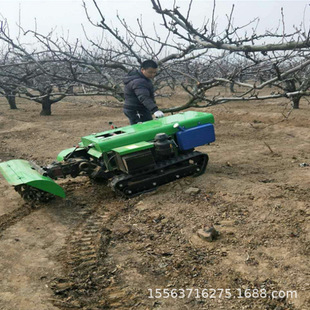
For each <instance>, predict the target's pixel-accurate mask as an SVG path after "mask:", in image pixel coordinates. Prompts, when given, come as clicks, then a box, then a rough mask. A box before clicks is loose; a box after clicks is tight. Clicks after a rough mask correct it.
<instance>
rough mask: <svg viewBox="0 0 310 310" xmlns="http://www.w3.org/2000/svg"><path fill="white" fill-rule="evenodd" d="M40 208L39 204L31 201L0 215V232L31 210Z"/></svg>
mask: <svg viewBox="0 0 310 310" xmlns="http://www.w3.org/2000/svg"><path fill="white" fill-rule="evenodd" d="M38 209H40V205H39V204H38V205H35V204H32V203H26V202H25V203H24V204H23V205H22V206H21V207H20V208H17V209H15V210H13V211H11V212H9V213H6V214H3V215H1V216H0V232H2V231H4V230H6V229H7V228H9V227H11V226H12V225H14V224H16V223H17V222H19V221H20V220H22V219H23V218H24V217H25V216H27V215H29V214H30V213H32V212H33V211H36V210H38Z"/></svg>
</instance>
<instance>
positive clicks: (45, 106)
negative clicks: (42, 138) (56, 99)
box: [40, 96, 52, 115]
mask: <svg viewBox="0 0 310 310" xmlns="http://www.w3.org/2000/svg"><path fill="white" fill-rule="evenodd" d="M51 107H52V101H51V100H50V97H49V96H46V97H44V98H43V100H42V110H41V112H40V115H52V109H51Z"/></svg>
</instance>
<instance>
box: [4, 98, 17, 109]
mask: <svg viewBox="0 0 310 310" xmlns="http://www.w3.org/2000/svg"><path fill="white" fill-rule="evenodd" d="M5 98H6V99H7V101H8V103H9V105H10V109H12V110H15V109H17V106H16V97H15V95H7V96H5Z"/></svg>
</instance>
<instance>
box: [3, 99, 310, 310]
mask: <svg viewBox="0 0 310 310" xmlns="http://www.w3.org/2000/svg"><path fill="white" fill-rule="evenodd" d="M177 100H182V98H177ZM183 100H184V98H183ZM173 103H175V102H172V101H170V102H169V101H168V99H165V101H160V102H159V105H160V106H162V107H164V106H169V105H172V104H173ZM18 107H19V109H18V110H16V111H13V110H9V109H8V104H7V103H6V102H5V101H4V100H3V99H1V101H0V136H1V140H0V143H1V148H0V160H1V161H6V160H8V159H13V158H24V159H28V160H34V161H36V162H37V163H39V164H41V165H46V164H48V163H50V162H52V161H53V160H55V158H56V156H57V154H58V152H60V151H61V150H63V149H66V148H69V147H72V146H73V145H76V143H77V142H79V141H80V137H81V136H85V135H87V134H90V133H93V132H100V131H103V130H105V129H108V127H109V125H108V122H109V121H114V123H115V124H116V125H117V126H123V125H127V120H126V119H125V117H124V116H123V114H122V111H121V108H120V106H113V104H112V103H109V102H103V101H102V100H100V99H98V98H97V99H95V98H68V99H67V100H65V101H63V102H60V103H57V104H55V105H54V106H53V109H52V110H53V115H52V116H50V117H40V116H39V111H40V106H39V105H37V104H35V103H30V102H26V101H19V102H18ZM204 111H207V112H211V113H213V114H214V116H215V120H216V126H215V127H216V129H215V130H216V138H217V140H216V142H215V143H213V144H211V145H210V146H203V147H199V148H198V150H199V151H201V152H206V153H208V155H209V158H210V160H209V165H208V168H207V171H206V173H205V174H204V175H202V176H199V177H197V178H192V177H188V178H185V179H181V180H179V181H176V182H173V183H170V184H167V185H164V186H162V187H160V188H159V189H157V190H156V191H155V192H152V193H148V194H144V195H141V196H139V197H135V198H132V199H127V200H126V199H123V198H119V197H117V196H116V195H115V194H114V193H113V192H112V191H111V190H110V189H109V188H107V187H105V186H103V185H101V184H97V183H93V182H91V181H89V180H88V179H86V178H82V177H78V178H76V179H71V180H70V179H65V180H62V181H60V182H59V183H60V184H61V185H62V186H63V187H64V189H65V191H66V193H67V197H66V198H65V199H60V198H59V199H55V200H53V201H51V202H49V203H47V204H39V203H36V204H30V203H25V202H24V201H23V200H22V199H21V198H20V197H19V195H18V194H17V193H16V192H15V191H14V189H13V188H12V187H10V186H9V185H8V184H7V183H6V181H5V180H4V179H3V178H2V177H1V178H0V191H1V193H2V195H1V196H0V274H1V277H0V309H1V310H12V309H14V310H56V309H89V310H95V309H141V310H142V309H165V310H186V309H254V310H255V309H268V310H269V309H274V310H284V309H300V310H307V309H310V293H309V289H310V277H309V274H310V269H309V254H310V239H309V236H310V224H309V216H310V191H309V189H310V166H308V165H307V164H310V122H309V120H310V105H309V104H308V103H307V102H306V101H303V102H302V103H301V107H300V109H299V110H295V111H293V112H292V113H291V114H290V115H289V117H288V118H287V119H286V118H285V117H284V115H287V113H288V111H289V110H288V103H287V101H286V100H284V99H283V100H278V101H272V102H267V101H264V102H256V103H243V102H235V103H229V104H225V105H219V106H215V107H211V108H208V109H204ZM190 187H193V188H197V189H199V190H200V191H199V192H198V193H196V194H187V193H186V190H187V189H189V188H190ZM212 225H213V226H214V228H215V229H216V230H217V231H218V232H219V236H218V237H217V239H216V240H214V241H212V242H209V241H207V240H204V239H202V238H200V237H199V236H198V234H197V232H198V231H199V230H200V229H202V228H204V227H210V226H212ZM156 289H157V290H156ZM164 289H165V291H164ZM182 289H183V290H184V291H182ZM191 289H192V291H191ZM221 289H223V290H224V291H221ZM202 292H204V296H202ZM206 292H208V293H209V295H208V296H207V295H206ZM221 292H222V294H221ZM264 292H265V293H266V295H264ZM174 293H177V297H176V295H175V294H174ZM257 294H258V295H257ZM160 295H162V297H160ZM183 295H185V296H183ZM278 295H279V297H278V298H272V296H273V297H277V296H278ZM296 295H297V296H296ZM167 296H169V297H168V298H167ZM151 297H153V298H151ZM174 297H176V298H174ZM182 297H184V298H182Z"/></svg>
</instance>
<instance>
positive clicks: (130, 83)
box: [124, 60, 164, 125]
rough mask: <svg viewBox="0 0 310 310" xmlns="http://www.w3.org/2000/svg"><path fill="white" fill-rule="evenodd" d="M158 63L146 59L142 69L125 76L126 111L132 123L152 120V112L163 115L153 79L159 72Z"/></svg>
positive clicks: (156, 115) (155, 114)
mask: <svg viewBox="0 0 310 310" xmlns="http://www.w3.org/2000/svg"><path fill="white" fill-rule="evenodd" d="M157 67H158V66H157V63H156V62H155V61H153V60H146V61H144V62H143V63H142V65H141V69H140V70H134V71H131V72H130V73H129V74H128V75H127V76H126V77H125V78H124V84H125V89H124V94H125V104H124V113H125V115H126V116H127V117H128V118H129V121H130V125H133V124H137V123H139V122H146V121H150V120H152V119H153V118H152V114H154V116H155V117H156V118H158V117H163V116H164V113H163V112H162V111H159V109H158V107H157V105H156V102H155V99H154V87H153V83H152V79H154V77H155V75H156V73H157Z"/></svg>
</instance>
